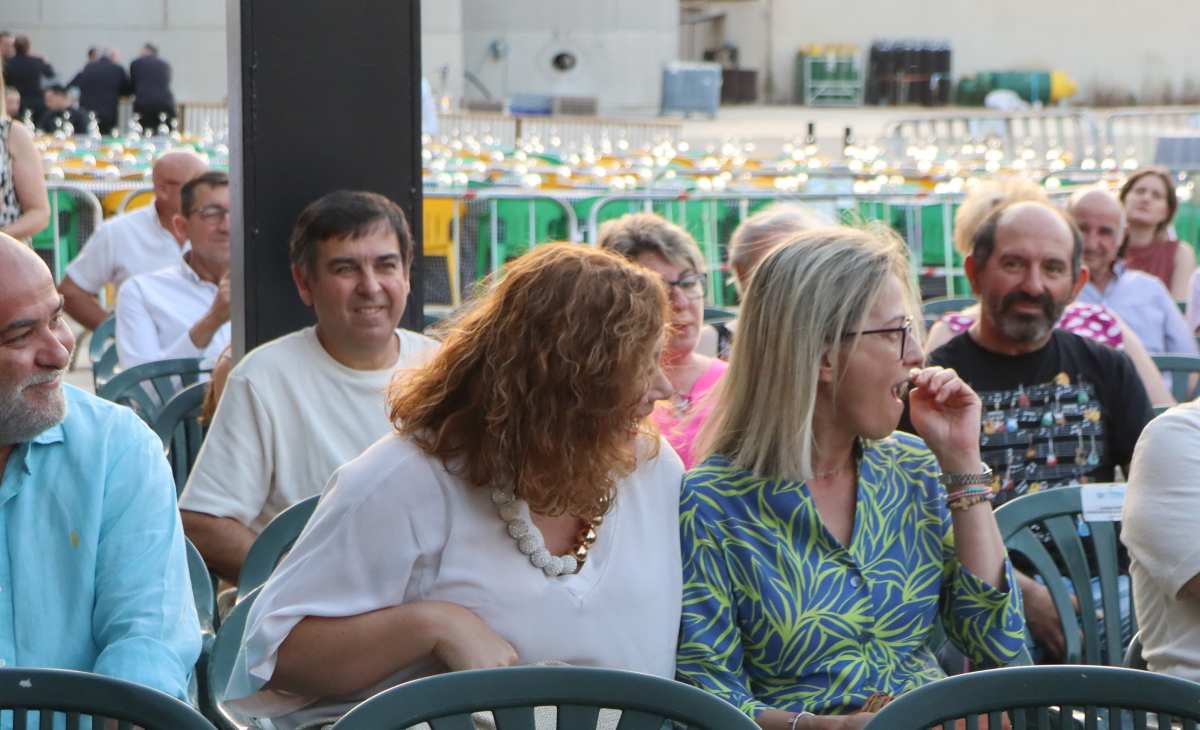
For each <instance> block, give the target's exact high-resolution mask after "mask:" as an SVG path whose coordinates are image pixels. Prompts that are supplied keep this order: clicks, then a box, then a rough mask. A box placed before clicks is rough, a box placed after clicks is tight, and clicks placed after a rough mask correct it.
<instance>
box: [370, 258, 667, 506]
mask: <svg viewBox="0 0 1200 730" xmlns="http://www.w3.org/2000/svg"><path fill="white" fill-rule="evenodd" d="M498 273H499V276H498V277H497V280H496V281H494V282H493V283H492V284H491V286H490V287H489V288H488V290H487V291H486V292H485V293H484V294H483V295H482V296H481V297H480V298H479V299H478V300H476V301H475V302H474V303H473V304H471V305H470V306H469V307H468V308H467V309H466V310H465V311H464V312H463V313H462V314H461V315H460V316H458V317H457V318H455V320H454V321H452V322H450V323H448V325H447V326H446V328H445V330H444V331H445V332H446V338H445V340H444V342H443V344H442V348H441V350H440V351H439V352H438V354H437V356H436V357H435V358H434V359H433V360H432V361H431V362H430V363H429V365H428V366H426V367H425V368H422V369H420V370H418V371H414V372H410V373H408V374H406V375H404V376H400V377H398V378H397V379H396V380H395V381H393V383H392V384H391V387H390V389H389V393H388V407H389V408H390V413H391V420H392V423H393V425H394V426H395V428H396V430H397V431H398V432H399V433H401V434H403V435H406V436H409V437H410V438H412V439H413V441H414V442H415V443H416V444H417V445H418V446H419V447H420V448H421V449H423V450H424V451H425V452H426V453H428V454H430V455H431V456H435V457H437V458H438V459H440V460H441V461H442V463H443V464H445V465H446V466H447V468H448V469H450V470H451V471H452V472H453V473H455V474H456V475H458V476H459V477H461V478H463V479H465V480H466V481H467V482H468V483H469V484H472V485H474V486H477V487H482V486H489V485H507V484H511V485H513V486H514V488H515V491H516V493H517V496H519V497H521V498H522V499H524V500H525V501H526V502H528V503H529V507H530V509H531V510H532V511H534V512H536V513H538V514H545V515H550V516H558V515H561V514H572V515H576V516H578V517H582V518H584V519H592V518H595V517H599V516H601V515H603V514H604V513H605V512H606V511H607V510H608V508H609V506H610V503H611V500H612V498H613V497H614V496H615V495H614V493H613V488H614V485H615V484H616V482H617V481H618V480H619V479H621V478H623V477H625V476H627V475H629V474H630V473H632V471H633V470H634V468H635V467H636V465H637V454H636V450H635V448H633V447H632V446H631V443H630V438H629V428H630V424H631V422H632V420H633V419H634V418H635V416H636V413H637V409H638V407H639V405H640V403H641V400H642V398H643V396H644V394H645V392H646V388H647V387H648V383H649V380H650V378H651V377H652V376H653V373H654V369H655V367H656V366H657V363H656V362H655V353H656V348H657V346H658V345H659V343H660V342H661V340H662V338H663V333H664V326H665V322H666V321H667V319H668V318H669V313H668V312H669V310H668V305H667V295H666V292H665V290H664V286H663V284H662V282H661V280H660V277H658V276H656V275H655V274H654V273H653V272H650V271H648V270H646V269H643V268H642V267H640V266H636V265H634V264H631V263H629V262H628V261H626V260H624V259H623V258H621V257H620V256H618V255H616V254H613V253H610V252H607V251H601V250H598V249H594V248H591V247H586V246H581V245H579V244H570V243H556V244H547V245H544V246H539V247H537V248H535V249H533V250H532V251H530V252H529V253H527V254H525V255H524V256H522V257H520V258H519V259H517V260H515V261H513V262H512V263H510V264H509V265H508V266H507V267H506V268H505V269H504V270H503V271H502V272H498ZM647 428H648V427H647ZM655 443H656V444H657V441H655Z"/></svg>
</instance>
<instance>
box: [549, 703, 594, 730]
mask: <svg viewBox="0 0 1200 730" xmlns="http://www.w3.org/2000/svg"><path fill="white" fill-rule="evenodd" d="M598 722H600V708H599V707H588V706H586V705H559V707H558V725H559V727H563V728H568V727H577V728H586V730H591V729H592V728H594V727H596V723H598Z"/></svg>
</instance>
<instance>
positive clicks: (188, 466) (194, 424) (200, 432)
mask: <svg viewBox="0 0 1200 730" xmlns="http://www.w3.org/2000/svg"><path fill="white" fill-rule="evenodd" d="M207 388H208V383H195V384H193V385H189V386H187V387H186V388H184V389H183V390H181V391H179V392H178V393H176V394H175V395H173V396H172V397H171V400H169V401H167V403H166V405H164V406H163V407H162V410H161V411H159V413H158V416H156V417H155V419H154V424H153V428H154V432H155V433H156V434H158V437H159V438H160V439H162V442H163V448H164V449H165V450H166V453H167V463H169V464H170V465H171V471H172V473H173V474H174V475H175V493H176V494H180V493H182V492H183V487H184V485H186V484H187V478H188V474H191V473H192V466H193V465H194V464H195V463H196V455H197V454H199V453H200V445H201V444H202V443H204V436H205V434H206V433H207V431H208V430H207V429H206V428H205V427H204V426H203V425H201V423H200V410H201V407H202V406H203V405H204V393H205V391H206V390H207Z"/></svg>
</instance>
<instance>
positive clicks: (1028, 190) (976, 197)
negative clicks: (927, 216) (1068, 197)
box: [954, 177, 1050, 256]
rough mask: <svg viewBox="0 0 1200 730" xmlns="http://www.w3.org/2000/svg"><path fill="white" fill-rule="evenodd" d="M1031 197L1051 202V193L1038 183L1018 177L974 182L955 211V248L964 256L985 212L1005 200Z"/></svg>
mask: <svg viewBox="0 0 1200 730" xmlns="http://www.w3.org/2000/svg"><path fill="white" fill-rule="evenodd" d="M1022 200H1033V201H1037V202H1039V203H1046V204H1047V205H1049V204H1050V196H1049V195H1046V191H1045V190H1044V189H1042V187H1041V186H1040V185H1038V184H1037V183H1035V182H1033V181H1031V180H1026V179H1025V178H1021V177H1007V178H999V179H996V180H983V181H981V182H980V183H979V184H978V185H976V186H975V187H974V188H973V189H972V190H971V192H969V193H968V194H967V197H966V198H965V199H964V200H963V202H962V205H961V206H959V208H958V212H957V213H955V214H954V248H956V249H958V252H959V253H960V254H962V255H963V256H966V255H968V254H970V253H971V249H972V248H973V246H974V238H975V230H976V229H977V228H979V225H980V224H981V223H983V221H984V220H985V219H986V218H987V217H988V214H989V213H991V212H992V211H993V210H995V209H997V208H999V207H1000V206H1001V205H1004V204H1006V203H1017V202H1020V201H1022Z"/></svg>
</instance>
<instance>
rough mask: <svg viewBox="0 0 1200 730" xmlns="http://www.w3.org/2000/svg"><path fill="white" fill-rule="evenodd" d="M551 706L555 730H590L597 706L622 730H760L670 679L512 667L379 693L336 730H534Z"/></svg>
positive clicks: (423, 681) (709, 697)
mask: <svg viewBox="0 0 1200 730" xmlns="http://www.w3.org/2000/svg"><path fill="white" fill-rule="evenodd" d="M544 706H556V707H557V708H558V722H557V727H558V730H585V729H587V730H590V729H591V728H595V727H596V719H597V717H598V715H599V712H600V710H601V709H602V708H610V709H616V710H621V720H620V724H619V728H620V730H662V728H663V727H671V725H670V724H669V723H667V721H670V720H673V721H675V722H676V723H677V725H676V727H684V728H695V729H696V730H757V728H758V725H757V724H755V723H754V721H752V720H751V719H750V718H748V717H746V716H745V715H743V714H742V713H741V712H740V711H739V710H738V709H737V708H735V707H734V706H733V705H730V704H728V703H726V702H725V701H724V700H721V699H718V698H717V697H715V696H713V695H711V694H709V693H707V692H705V691H703V690H700V689H697V688H695V687H692V686H689V685H686V684H682V683H680V682H676V681H674V680H670V679H663V678H661V677H654V676H650V675H647V674H638V673H636V672H626V671H620V670H616V669H592V668H584V667H509V668H506V669H481V670H476V671H468V672H451V673H449V674H439V675H437V676H434V677H426V678H424V679H418V680H415V681H412V682H407V683H405V684H402V685H400V686H399V687H393V688H392V689H389V690H386V691H384V692H380V693H379V694H377V695H375V696H374V697H372V698H371V699H369V700H367V701H366V702H364V703H362V704H360V705H358V706H357V707H355V708H354V709H353V710H351V711H350V712H348V713H346V715H345V716H343V717H342V719H341V720H338V721H337V723H335V724H334V726H333V730H402V728H408V727H411V726H413V725H416V724H418V723H421V722H428V723H430V725H431V726H432V727H434V728H436V729H437V730H471V729H472V728H474V727H475V726H474V724H473V723H472V721H471V713H473V712H481V711H486V710H490V711H491V712H492V715H493V717H494V718H495V720H496V726H497V727H498V728H502V729H503V730H534V727H535V725H534V708H535V707H544Z"/></svg>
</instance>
